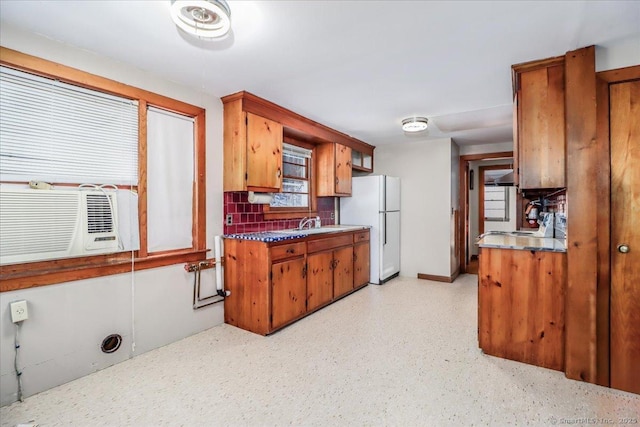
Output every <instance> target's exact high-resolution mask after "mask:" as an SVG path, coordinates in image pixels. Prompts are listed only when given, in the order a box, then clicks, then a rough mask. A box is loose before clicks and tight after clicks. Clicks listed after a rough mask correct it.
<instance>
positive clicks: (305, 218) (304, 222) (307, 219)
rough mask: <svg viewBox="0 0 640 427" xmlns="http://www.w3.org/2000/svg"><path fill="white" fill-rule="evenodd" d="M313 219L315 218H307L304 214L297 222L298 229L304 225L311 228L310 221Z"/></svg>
mask: <svg viewBox="0 0 640 427" xmlns="http://www.w3.org/2000/svg"><path fill="white" fill-rule="evenodd" d="M314 221H315V218H308V217H306V216H305V217H304V218H302V219H301V220H300V223H299V224H298V230H302V229H303V228H304V226H305V225H309V228H311V223H312V222H314Z"/></svg>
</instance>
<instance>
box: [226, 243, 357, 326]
mask: <svg viewBox="0 0 640 427" xmlns="http://www.w3.org/2000/svg"><path fill="white" fill-rule="evenodd" d="M364 233H366V234H368V232H364ZM356 234H358V235H362V234H363V232H362V231H345V232H340V233H337V234H332V236H330V237H327V236H322V235H320V234H316V235H312V236H308V237H304V238H299V239H295V240H293V241H287V242H277V243H265V242H259V241H252V240H241V239H225V245H224V250H225V256H224V260H225V261H224V262H225V269H224V275H225V276H224V278H225V287H226V289H227V290H229V291H230V292H231V295H230V296H229V297H227V298H226V299H225V306H224V307H225V314H224V316H225V322H226V323H229V324H231V325H234V326H237V327H240V328H242V329H246V330H248V331H252V332H255V333H258V334H262V335H267V334H270V333H272V332H275V331H276V330H278V329H279V328H281V327H284V326H285V325H287V324H289V323H291V322H294V321H295V320H297V319H299V318H301V317H303V316H305V315H306V314H308V313H311V312H312V311H314V310H317V309H319V308H320V307H323V306H325V305H327V304H330V303H331V302H333V301H335V300H336V299H337V298H341V297H343V296H345V295H347V294H348V293H351V292H354V291H355V290H357V289H360V288H362V287H363V286H366V285H367V283H368V279H369V277H368V276H369V241H368V236H364V237H365V239H363V240H362V241H361V242H360V243H357V244H356V245H355V246H356V248H354V243H353V239H354V235H356ZM354 253H358V254H360V257H361V258H359V260H358V262H356V261H355V260H354ZM354 265H355V267H354ZM354 268H360V269H362V271H361V272H360V273H359V274H360V276H359V280H361V281H362V283H356V284H355V286H354ZM365 274H366V276H365Z"/></svg>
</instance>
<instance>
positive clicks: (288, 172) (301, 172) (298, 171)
mask: <svg viewBox="0 0 640 427" xmlns="http://www.w3.org/2000/svg"><path fill="white" fill-rule="evenodd" d="M283 168H284V175H285V176H294V177H298V178H306V177H307V168H306V166H301V165H294V164H291V163H286V162H285V163H283Z"/></svg>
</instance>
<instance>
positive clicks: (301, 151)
mask: <svg viewBox="0 0 640 427" xmlns="http://www.w3.org/2000/svg"><path fill="white" fill-rule="evenodd" d="M282 153H283V155H285V156H292V157H297V158H303V159H310V158H311V150H308V149H306V148H303V147H298V146H297V145H293V144H287V143H284V144H282Z"/></svg>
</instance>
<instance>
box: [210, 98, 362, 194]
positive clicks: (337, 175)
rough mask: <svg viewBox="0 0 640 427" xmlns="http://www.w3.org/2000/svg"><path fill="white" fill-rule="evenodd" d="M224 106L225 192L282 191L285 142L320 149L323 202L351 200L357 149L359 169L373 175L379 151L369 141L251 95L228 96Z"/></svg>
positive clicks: (319, 192)
mask: <svg viewBox="0 0 640 427" xmlns="http://www.w3.org/2000/svg"><path fill="white" fill-rule="evenodd" d="M222 104H223V105H224V144H223V146H224V175H223V177H224V179H223V181H224V183H223V191H258V192H279V191H281V188H282V175H283V170H282V147H283V141H284V139H285V138H291V139H293V140H295V141H298V142H302V143H304V144H307V145H309V146H316V147H318V150H317V151H318V152H317V155H316V156H317V157H318V160H319V161H318V162H317V163H316V165H317V166H318V167H317V169H318V172H316V174H317V176H318V177H319V178H320V182H319V185H318V187H319V188H318V189H317V191H318V193H317V195H318V196H350V195H351V168H352V163H353V161H352V149H353V150H355V151H356V156H355V157H356V158H357V159H358V164H357V166H355V169H357V170H360V171H365V172H371V171H372V170H373V150H374V148H375V147H373V146H371V145H369V144H367V143H365V142H363V141H360V140H358V139H356V138H353V137H351V136H349V135H346V134H344V133H342V132H338V131H336V130H334V129H331V128H328V127H327V126H324V125H322V124H320V123H317V122H314V121H313V120H309V119H307V118H306V117H303V116H301V115H299V114H296V113H294V112H293V111H290V110H287V109H286V108H283V107H281V106H279V105H276V104H274V103H272V102H269V101H267V100H265V99H262V98H259V97H257V96H255V95H252V94H250V93H248V92H244V91H243V92H238V93H234V94H231V95H227V96H225V97H223V98H222Z"/></svg>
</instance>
